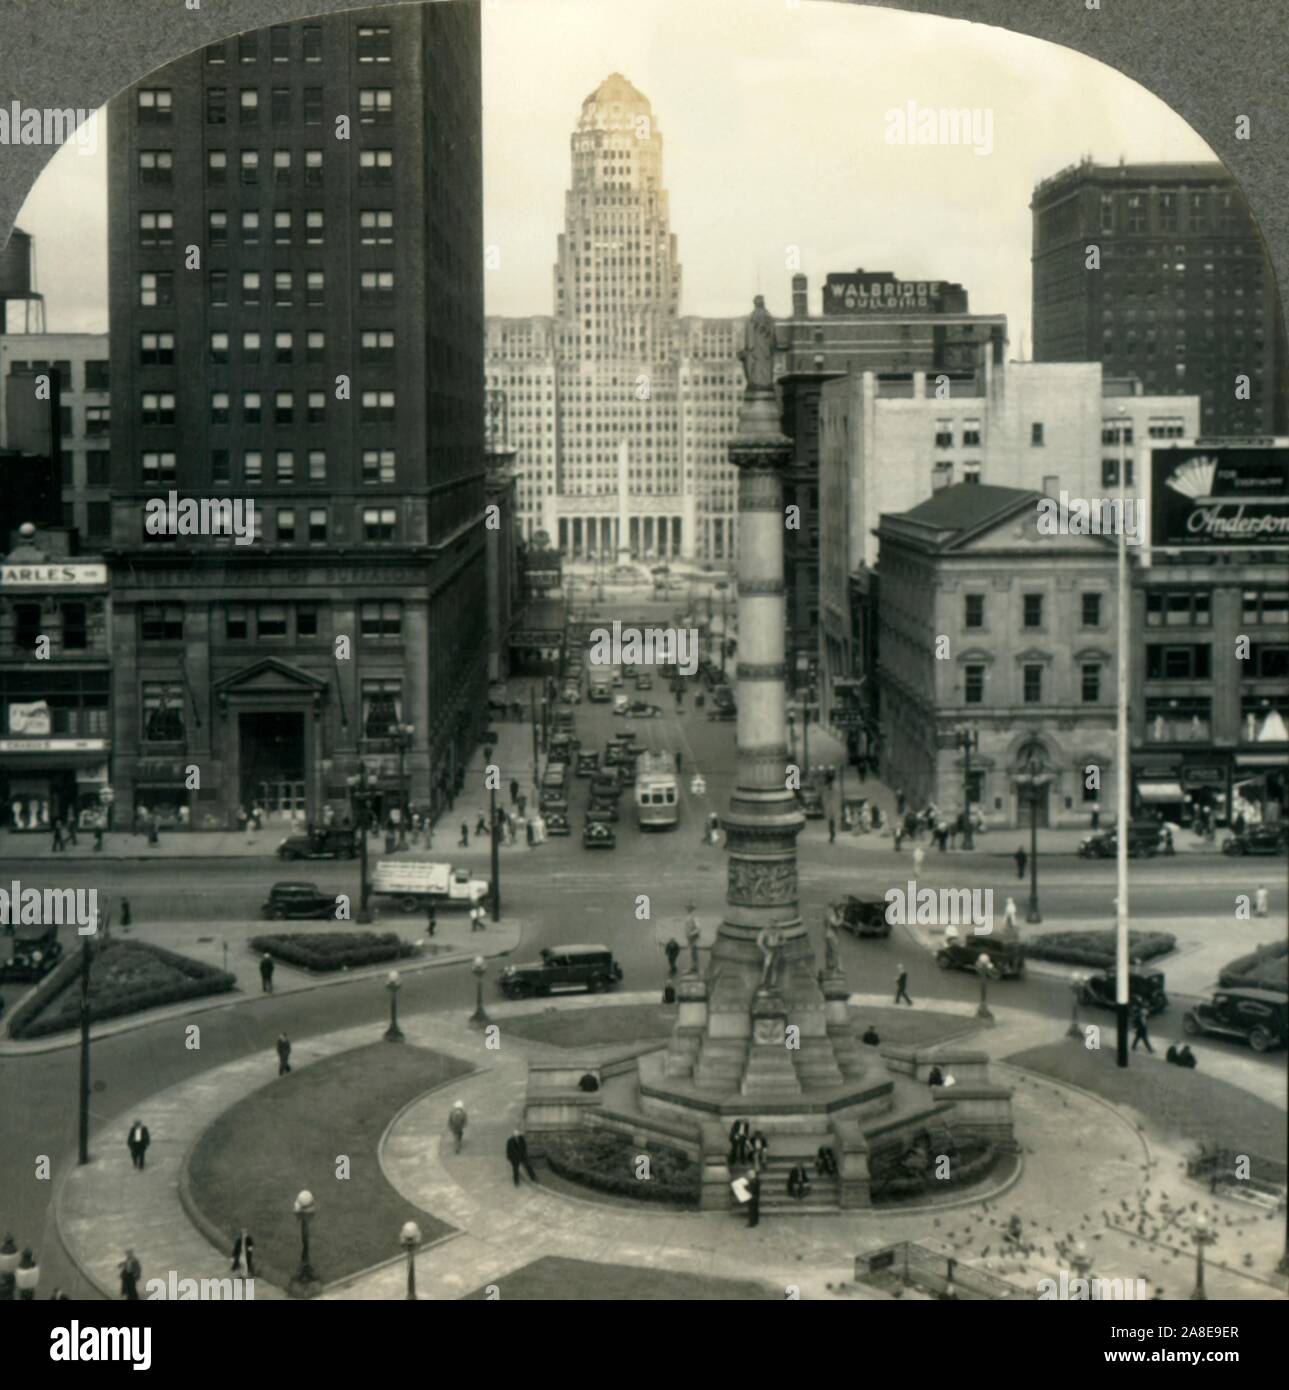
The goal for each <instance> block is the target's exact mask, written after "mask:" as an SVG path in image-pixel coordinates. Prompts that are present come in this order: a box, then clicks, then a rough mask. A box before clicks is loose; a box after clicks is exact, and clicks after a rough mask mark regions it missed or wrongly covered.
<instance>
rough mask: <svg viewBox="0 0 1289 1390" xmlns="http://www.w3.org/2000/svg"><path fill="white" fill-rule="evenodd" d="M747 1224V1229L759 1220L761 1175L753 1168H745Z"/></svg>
mask: <svg viewBox="0 0 1289 1390" xmlns="http://www.w3.org/2000/svg"><path fill="white" fill-rule="evenodd" d="M745 1180H746V1182H747V1190H748V1202H747V1225H748V1230H751V1229H752V1227H753V1226H755V1225H757V1224H758V1223H759V1222H760V1220H761V1175H760V1174H759V1173H758V1172H757V1171H756V1169H755V1168H749V1169H748V1170H747V1177H746V1179H745Z"/></svg>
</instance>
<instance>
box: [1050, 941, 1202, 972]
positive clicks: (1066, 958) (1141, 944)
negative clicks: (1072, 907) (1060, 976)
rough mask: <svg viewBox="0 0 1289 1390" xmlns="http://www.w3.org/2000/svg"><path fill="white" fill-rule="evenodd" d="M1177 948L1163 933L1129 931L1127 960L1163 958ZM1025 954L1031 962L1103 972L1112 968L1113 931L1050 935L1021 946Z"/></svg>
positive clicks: (1113, 950) (1113, 956) (1175, 942)
mask: <svg viewBox="0 0 1289 1390" xmlns="http://www.w3.org/2000/svg"><path fill="white" fill-rule="evenodd" d="M1176 945H1177V938H1176V937H1175V936H1174V935H1173V934H1172V933H1171V932H1166V931H1130V932H1129V933H1128V958H1129V959H1130V960H1135V961H1148V960H1153V959H1154V958H1155V957H1156V956H1166V955H1167V954H1168V953H1169V951H1171V950H1173V948H1174V947H1175V946H1176ZM1025 954H1026V955H1027V956H1029V957H1030V958H1031V959H1032V960H1054V961H1060V962H1062V963H1063V964H1065V965H1086V966H1091V967H1092V968H1094V969H1096V970H1106V969H1108V968H1109V967H1110V966H1112V965H1113V964H1114V959H1115V933H1114V932H1113V931H1054V932H1048V933H1047V934H1046V935H1045V936H1035V937H1033V938H1032V939H1030V940H1028V941H1026V942H1025Z"/></svg>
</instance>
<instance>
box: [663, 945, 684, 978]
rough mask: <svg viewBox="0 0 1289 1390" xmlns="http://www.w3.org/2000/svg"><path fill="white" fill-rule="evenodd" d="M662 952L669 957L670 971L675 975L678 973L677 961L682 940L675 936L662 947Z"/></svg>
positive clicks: (668, 965)
mask: <svg viewBox="0 0 1289 1390" xmlns="http://www.w3.org/2000/svg"><path fill="white" fill-rule="evenodd" d="M662 952H663V955H665V956H666V957H667V967H668V972H669V973H670V974H672V975H674V974H675V973H676V961H677V960H678V959H679V958H680V942H679V941H677V940H676V938H675V937H674V936H673V937H672V938H671V939H670V940H669V941H668V942H667V944H666V945H665V946H664V947H663V948H662Z"/></svg>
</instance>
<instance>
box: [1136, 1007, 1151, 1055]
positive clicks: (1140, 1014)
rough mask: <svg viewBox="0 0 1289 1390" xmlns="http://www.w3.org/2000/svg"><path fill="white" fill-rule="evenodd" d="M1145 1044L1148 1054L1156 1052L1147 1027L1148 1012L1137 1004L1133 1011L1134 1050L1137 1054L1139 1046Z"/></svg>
mask: <svg viewBox="0 0 1289 1390" xmlns="http://www.w3.org/2000/svg"><path fill="white" fill-rule="evenodd" d="M1138 1043H1145V1044H1146V1051H1147V1052H1151V1053H1153V1052H1154V1050H1155V1049H1154V1048H1153V1047H1151V1045H1150V1031H1149V1029H1148V1027H1147V1025H1146V1011H1145V1009H1143V1008H1142V1007H1141V1005H1140V1004H1135V1005H1134V1006H1133V1010H1132V1050H1133V1051H1134V1052H1136V1050H1137V1044H1138Z"/></svg>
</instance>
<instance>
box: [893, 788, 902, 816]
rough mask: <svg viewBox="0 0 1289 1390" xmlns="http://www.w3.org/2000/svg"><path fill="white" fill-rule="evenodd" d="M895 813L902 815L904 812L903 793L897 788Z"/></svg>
mask: <svg viewBox="0 0 1289 1390" xmlns="http://www.w3.org/2000/svg"><path fill="white" fill-rule="evenodd" d="M895 814H896V815H897V816H903V814H904V793H903V791H900V790H897V791H896V793H895Z"/></svg>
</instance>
